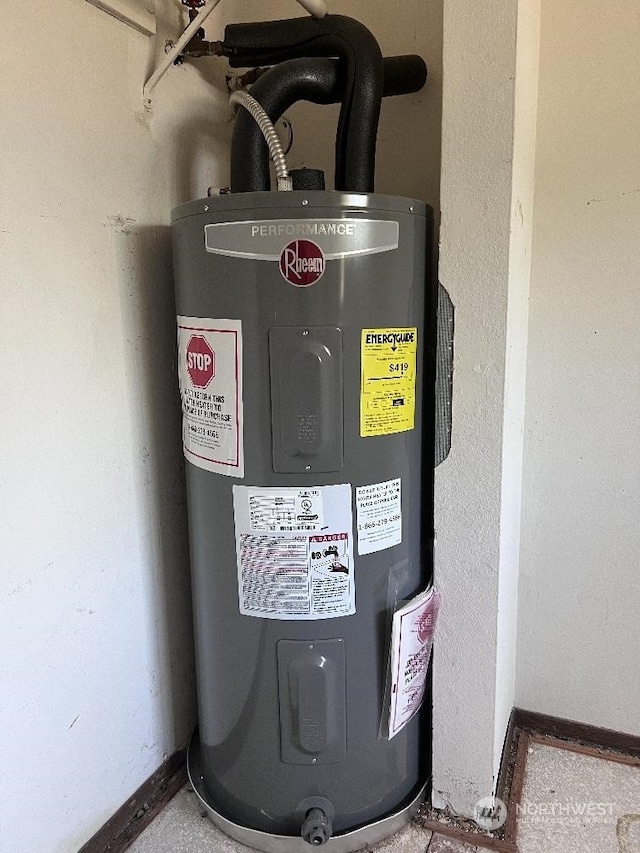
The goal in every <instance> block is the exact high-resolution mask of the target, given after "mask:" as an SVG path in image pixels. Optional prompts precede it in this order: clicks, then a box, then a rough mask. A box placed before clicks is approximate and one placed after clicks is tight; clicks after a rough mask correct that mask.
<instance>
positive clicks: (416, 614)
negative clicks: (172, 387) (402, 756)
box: [389, 587, 440, 738]
mask: <svg viewBox="0 0 640 853" xmlns="http://www.w3.org/2000/svg"><path fill="white" fill-rule="evenodd" d="M439 607H440V596H439V595H438V593H437V592H436V590H435V589H434V587H431V588H430V589H428V590H427V591H426V592H423V593H421V594H420V595H417V596H416V597H415V598H414V599H413V601H410V602H409V603H408V604H407V605H405V606H404V607H402V608H400V609H399V610H397V611H396V612H395V613H394V614H393V626H392V629H391V713H390V714H389V738H392V737H393V736H394V735H397V734H398V732H399V731H400V730H401V729H403V728H404V727H405V726H406V725H407V723H408V722H409V720H411V719H412V717H414V716H415V714H417V712H418V711H419V710H420V706H421V705H422V700H423V699H424V691H425V686H426V683H427V671H428V669H429V659H430V658H431V647H432V645H433V635H434V633H435V628H436V621H437V618H438V609H439Z"/></svg>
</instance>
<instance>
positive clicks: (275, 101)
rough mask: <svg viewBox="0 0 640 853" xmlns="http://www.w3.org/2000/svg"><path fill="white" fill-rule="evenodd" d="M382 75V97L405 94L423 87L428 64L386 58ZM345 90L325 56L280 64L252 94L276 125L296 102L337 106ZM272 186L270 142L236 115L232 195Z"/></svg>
mask: <svg viewBox="0 0 640 853" xmlns="http://www.w3.org/2000/svg"><path fill="white" fill-rule="evenodd" d="M383 77H384V79H383V89H382V94H383V96H384V97H389V96H393V95H406V94H410V93H412V92H418V91H420V89H421V88H422V87H423V86H424V84H425V82H426V79H427V66H426V65H425V63H424V60H423V59H422V57H420V56H389V57H386V58H385V59H384V60H383ZM343 92H344V78H343V77H342V75H341V73H340V62H339V60H337V59H322V58H319V59H291V60H288V61H287V62H282V63H281V64H280V65H276V66H274V67H273V68H271V69H269V71H267V72H265V73H264V74H263V75H262V76H261V77H260V79H259V80H257V81H256V82H255V83H254V84H253V86H252V87H251V94H252V95H253V97H254V98H255V99H256V100H257V101H258V102H259V103H260V104H261V105H262V107H263V108H264V110H265V111H266V112H267V114H268V115H269V118H270V119H271V121H272V122H274V123H275V122H276V121H277V120H278V119H279V118H280V117H281V116H282V115H283V113H285V112H286V111H287V110H288V109H289V108H290V107H291V106H292V105H293V104H295V103H296V102H297V101H310V102H311V103H314V104H337V103H339V102H340V101H341V100H342V96H343ZM337 144H338V142H337V141H336V145H337ZM270 188H271V181H270V177H269V151H268V148H267V144H266V142H265V141H264V138H263V136H262V133H261V132H260V129H259V128H258V126H257V124H256V123H255V121H254V120H253V119H252V118H251V116H250V115H249V114H248V113H247V112H246V111H245V110H241V111H240V112H239V113H238V115H237V117H236V123H235V127H234V130H233V142H232V145H231V191H232V192H234V193H237V192H255V191H266V190H269V189H270ZM336 189H339V187H338V186H336Z"/></svg>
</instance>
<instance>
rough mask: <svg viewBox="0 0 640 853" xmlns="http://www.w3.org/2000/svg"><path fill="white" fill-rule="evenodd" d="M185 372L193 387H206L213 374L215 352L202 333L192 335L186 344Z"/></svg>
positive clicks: (214, 369) (214, 370) (214, 371)
mask: <svg viewBox="0 0 640 853" xmlns="http://www.w3.org/2000/svg"><path fill="white" fill-rule="evenodd" d="M187 373H188V374H189V377H190V379H191V382H192V384H193V385H194V387H195V388H206V387H207V385H208V384H209V383H210V382H211V380H212V379H213V377H214V376H215V373H216V357H215V353H214V352H213V350H212V349H211V347H210V346H209V344H208V343H207V339H206V338H204V337H203V336H202V335H192V336H191V339H190V340H189V343H188V344H187Z"/></svg>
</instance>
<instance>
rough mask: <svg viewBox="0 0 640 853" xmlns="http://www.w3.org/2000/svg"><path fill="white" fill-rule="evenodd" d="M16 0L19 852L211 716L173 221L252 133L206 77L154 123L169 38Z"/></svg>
mask: <svg viewBox="0 0 640 853" xmlns="http://www.w3.org/2000/svg"><path fill="white" fill-rule="evenodd" d="M5 6H6V7H7V8H6V9H5V10H4V14H3V48H2V58H1V60H0V62H1V63H2V65H1V70H0V75H1V81H0V88H1V91H2V110H1V111H2V123H1V128H2V130H1V133H2V140H1V144H0V150H1V152H2V154H1V156H0V184H1V186H2V191H1V197H0V276H1V278H2V310H1V311H0V349H1V353H2V358H1V360H0V375H1V384H2V406H1V414H0V434H1V440H2V460H3V461H2V476H1V483H2V488H1V495H0V502H1V503H0V514H1V517H2V525H1V528H2V533H1V540H2V550H1V553H2V556H1V559H0V658H1V665H0V669H1V671H2V678H1V680H2V698H1V700H0V762H1V764H2V782H1V783H0V788H1V794H0V798H1V800H2V809H1V811H0V849H2V850H3V851H7V853H34V851H38V853H73V852H74V851H76V850H77V849H78V847H79V846H80V845H81V844H82V843H84V841H86V840H87V839H88V838H89V837H90V836H91V835H92V834H93V833H94V832H95V831H96V830H97V829H98V828H99V827H100V826H101V825H102V823H103V822H104V821H105V820H106V819H107V818H109V817H110V816H111V814H112V813H113V812H114V811H115V810H116V809H117V808H118V807H119V806H120V805H122V803H123V802H125V800H126V799H127V798H128V797H129V795H130V794H131V793H132V792H133V791H134V790H135V789H136V788H137V787H138V786H139V785H140V784H141V783H142V782H143V781H144V780H145V779H146V778H147V777H148V776H149V775H150V774H151V773H152V772H153V771H155V770H156V769H157V768H158V767H159V766H160V764H161V763H162V760H163V755H165V754H167V753H171V752H173V750H174V749H176V747H177V746H178V745H179V744H180V743H182V742H183V741H184V739H185V738H186V736H187V735H188V733H189V731H190V729H191V727H192V725H193V722H194V714H195V707H194V684H193V668H192V650H191V627H190V605H189V584H188V555H187V543H186V526H185V506H184V501H185V497H184V488H183V475H182V460H181V453H180V433H179V420H178V419H179V403H178V398H177V392H176V388H175V380H174V365H173V362H174V349H175V343H174V340H175V331H174V329H175V319H174V315H175V312H174V307H173V292H172V278H171V254H170V243H169V233H168V223H169V214H170V208H171V206H172V205H173V204H174V203H175V202H177V201H182V200H185V199H187V198H190V197H195V196H196V195H202V194H203V193H204V192H205V191H206V186H207V185H208V184H211V183H221V182H224V181H226V175H227V138H228V134H229V125H227V123H226V113H225V110H224V109H221V108H220V104H221V102H220V100H219V99H218V98H217V97H216V96H215V95H214V94H213V90H212V89H211V87H210V86H209V85H208V84H206V83H205V82H204V81H202V80H201V79H200V75H199V73H198V72H196V71H194V70H193V69H186V68H183V69H179V70H176V71H175V73H173V74H172V76H171V79H167V80H166V81H163V83H162V84H161V86H160V87H159V89H158V91H157V98H156V106H155V108H154V113H153V114H152V115H146V114H144V112H143V110H142V96H141V89H142V83H143V81H144V79H145V78H146V76H147V73H148V69H149V67H150V65H151V63H152V54H151V50H152V41H151V40H149V39H147V38H145V37H144V36H142V35H140V34H139V33H137V32H135V31H134V30H132V29H130V28H128V27H127V26H125V25H123V24H121V23H119V22H117V21H116V20H115V19H113V18H111V17H109V16H108V15H106V14H105V13H104V12H101V11H99V10H98V9H96V8H95V7H94V6H92V5H90V4H89V3H86V2H84V0H57V2H55V3H37V4H34V3H27V4H22V5H20V6H12V4H5ZM158 7H159V9H160V11H161V12H164V13H165V15H166V17H167V20H161V21H160V22H159V24H160V28H161V29H164V30H167V28H169V29H171V30H172V32H175V31H177V30H176V25H177V23H178V21H177V16H176V12H175V8H176V7H175V6H174V4H173V3H171V2H167V3H164V2H161V3H158ZM158 44H159V47H160V50H162V48H163V45H164V38H162V39H159V40H158ZM217 82H218V83H219V84H220V85H221V86H224V80H223V75H220V78H219V80H218V81H217Z"/></svg>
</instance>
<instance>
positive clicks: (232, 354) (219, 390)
mask: <svg viewBox="0 0 640 853" xmlns="http://www.w3.org/2000/svg"><path fill="white" fill-rule="evenodd" d="M178 382H179V385H180V397H181V399H182V446H183V449H184V455H185V459H187V461H189V462H191V464H192V465H196V466H197V467H198V468H203V469H204V470H205V471H214V472H215V473H217V474H224V475H226V476H227V477H244V447H243V414H242V324H241V322H240V320H213V319H210V318H202V317H178Z"/></svg>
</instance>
